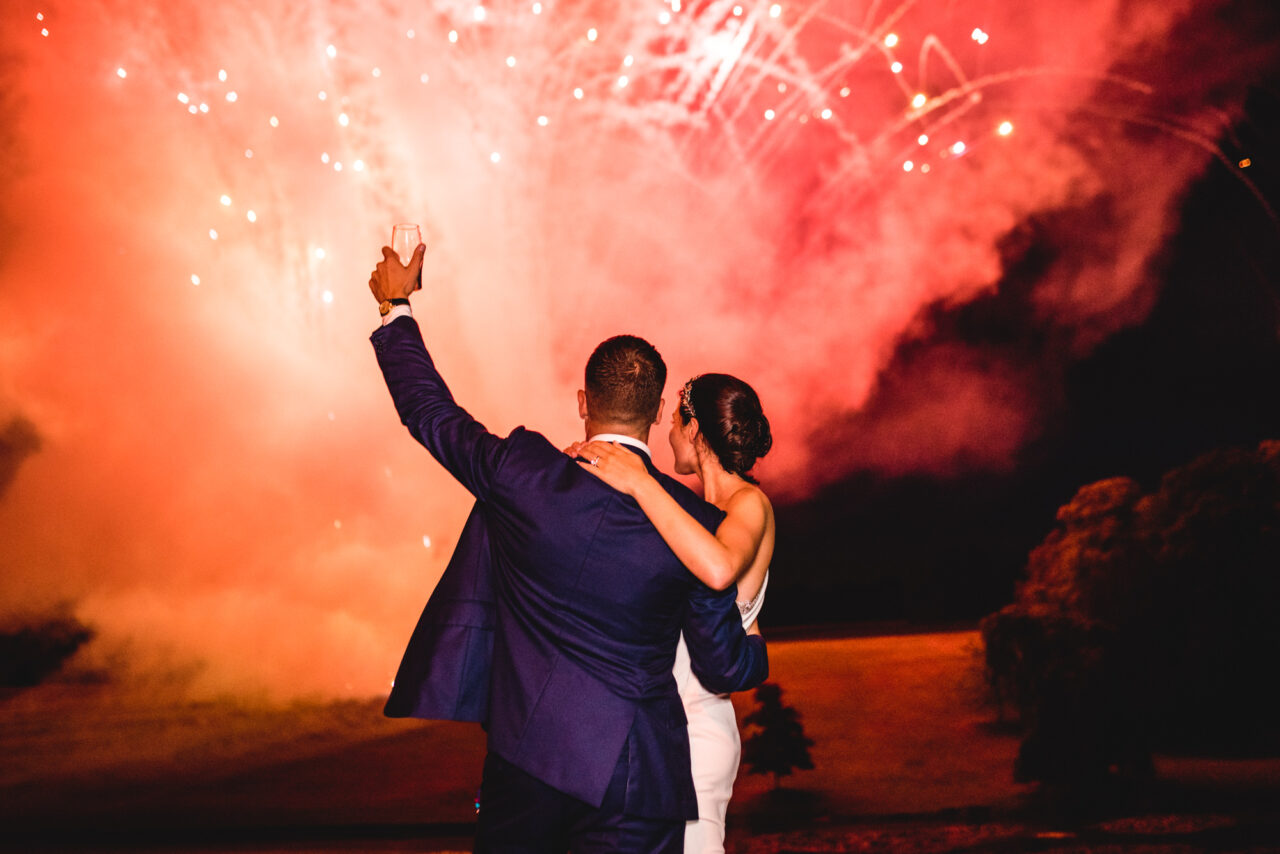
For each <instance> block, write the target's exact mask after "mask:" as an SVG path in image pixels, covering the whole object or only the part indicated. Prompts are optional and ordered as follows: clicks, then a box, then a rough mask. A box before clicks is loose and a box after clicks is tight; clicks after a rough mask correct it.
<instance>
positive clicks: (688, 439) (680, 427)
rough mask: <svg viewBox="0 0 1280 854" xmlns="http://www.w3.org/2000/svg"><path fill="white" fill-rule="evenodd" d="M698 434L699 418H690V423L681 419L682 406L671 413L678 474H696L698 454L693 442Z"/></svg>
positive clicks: (671, 438)
mask: <svg viewBox="0 0 1280 854" xmlns="http://www.w3.org/2000/svg"><path fill="white" fill-rule="evenodd" d="M697 436H698V419H696V418H691V419H689V423H688V424H683V423H681V421H680V407H678V406H677V407H676V408H675V411H674V412H672V413H671V435H670V436H669V439H670V440H671V451H672V453H673V454H675V458H676V463H675V465H676V474H696V473H697V471H698V454H697V452H696V451H695V450H694V448H693V443H694V441H695V440H696V439H697Z"/></svg>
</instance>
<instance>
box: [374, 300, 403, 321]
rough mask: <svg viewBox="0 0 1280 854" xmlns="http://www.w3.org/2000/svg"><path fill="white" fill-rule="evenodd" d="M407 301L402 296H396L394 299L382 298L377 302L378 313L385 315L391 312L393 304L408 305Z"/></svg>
mask: <svg viewBox="0 0 1280 854" xmlns="http://www.w3.org/2000/svg"><path fill="white" fill-rule="evenodd" d="M408 304H409V301H408V300H407V299H405V298H404V297H396V298H395V299H384V300H383V301H382V302H380V303H378V314H380V315H382V316H383V317H386V316H387V315H388V314H390V313H391V307H392V306H395V305H408Z"/></svg>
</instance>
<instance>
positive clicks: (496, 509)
mask: <svg viewBox="0 0 1280 854" xmlns="http://www.w3.org/2000/svg"><path fill="white" fill-rule="evenodd" d="M382 253H383V256H384V257H383V260H382V262H381V263H379V264H378V265H377V268H376V269H375V271H374V273H373V275H372V276H371V277H370V279H369V288H370V290H371V291H372V292H373V295H374V298H375V299H377V300H378V301H379V310H380V311H381V312H382V315H383V325H382V326H381V327H380V328H379V329H378V330H377V331H375V332H374V333H373V336H372V341H373V346H374V350H375V352H376V354H377V358H378V364H379V366H380V367H381V368H382V373H383V376H384V378H385V379H386V382H387V388H388V389H389V390H390V392H391V397H392V399H393V400H394V402H395V405H396V410H397V412H399V414H400V420H401V421H402V422H403V423H404V424H405V426H407V427H408V428H409V432H410V433H412V434H413V436H414V438H416V439H417V440H418V441H419V442H421V443H422V444H423V445H424V446H425V447H426V448H427V450H429V451H430V452H431V454H432V456H434V457H435V458H436V459H437V460H438V461H439V462H440V464H441V465H443V466H444V467H445V468H446V469H447V470H448V471H449V473H450V474H452V475H453V476H454V477H455V478H457V479H458V481H460V482H461V483H462V484H463V485H464V486H465V487H467V489H468V490H469V491H470V492H471V493H472V495H474V496H475V497H476V504H475V507H474V509H473V510H472V513H471V517H470V518H469V519H468V521H467V524H466V527H465V528H464V529H463V532H462V536H461V538H460V540H459V542H458V548H457V550H456V551H455V553H454V555H453V558H452V559H451V560H450V562H449V566H448V568H447V569H446V570H445V573H444V576H443V577H442V578H441V580H440V583H439V584H438V585H437V587H436V590H435V592H434V593H433V594H432V596H431V600H430V601H429V602H428V603H427V608H426V610H425V611H424V612H423V615H422V618H421V620H420V621H419V623H418V626H417V628H416V629H415V630H414V635H413V637H412V639H411V640H410V642H409V647H408V649H407V650H406V651H405V655H404V660H403V661H402V662H401V665H400V670H399V672H398V673H397V675H396V682H395V687H394V690H393V691H392V694H391V697H390V699H388V701H387V709H386V713H387V714H388V715H391V716H406V715H408V716H415V717H431V718H449V719H455V720H479V721H481V722H482V723H484V724H485V727H486V730H487V732H488V755H487V756H486V757H485V765H484V777H483V782H482V785H481V796H480V799H481V808H480V820H479V824H478V827H477V833H476V850H477V851H480V852H508V851H511V852H514V851H521V852H525V851H528V852H534V851H536V852H564V851H574V852H596V851H634V852H679V851H681V850H682V846H683V842H682V840H683V834H684V823H685V821H686V820H689V819H693V818H696V817H697V801H696V798H695V795H694V789H693V780H692V777H691V774H690V770H689V739H688V734H687V729H686V720H685V716H684V709H683V707H682V705H681V703H680V697H679V695H678V694H677V693H676V685H675V680H674V679H673V678H672V676H671V666H672V663H673V661H674V657H675V648H676V643H677V639H678V637H679V635H680V632H681V631H682V630H683V632H684V635H685V640H686V643H687V645H688V647H689V654H690V658H691V660H692V664H693V670H694V672H695V673H696V674H697V676H698V678H699V679H700V680H701V681H702V683H703V685H705V686H706V687H707V688H709V689H710V690H712V691H716V692H730V691H742V690H747V689H749V688H752V687H754V686H756V685H758V684H759V683H760V682H762V681H763V680H764V679H765V677H766V676H767V675H768V661H767V657H766V653H765V647H764V642H763V640H762V639H761V638H759V637H747V636H746V635H745V634H744V632H743V630H742V625H741V622H740V618H739V615H738V610H737V607H736V606H735V604H734V598H735V592H736V591H735V590H734V589H733V588H730V589H729V590H727V591H724V592H722V593H717V592H715V591H712V590H711V589H709V588H707V587H706V586H704V585H702V584H701V583H700V582H698V581H697V579H695V578H694V577H693V575H691V574H690V573H689V572H688V571H687V570H686V569H685V568H684V567H683V566H682V565H681V564H680V563H679V561H678V560H677V559H676V557H675V555H673V554H672V553H671V550H670V549H669V548H668V547H667V546H666V544H665V543H664V542H663V541H662V538H661V537H660V536H659V535H658V533H657V531H656V530H655V529H654V528H653V526H652V525H651V524H650V523H649V521H648V520H647V519H646V517H645V516H644V514H643V513H642V512H641V511H640V508H639V506H638V505H637V504H636V503H635V502H634V501H633V500H632V499H630V498H627V497H626V496H624V495H622V494H621V493H618V492H615V491H614V490H612V489H610V488H609V487H608V486H606V485H605V484H604V483H603V482H601V481H600V480H598V479H596V478H595V477H592V476H591V475H590V474H587V473H586V472H584V471H582V470H581V469H580V468H579V467H578V465H577V464H576V463H575V462H574V461H573V460H571V459H570V458H569V457H567V456H566V455H564V454H563V453H561V452H560V451H558V450H557V449H556V448H555V446H553V445H552V444H551V443H550V442H548V441H547V440H546V439H545V438H544V437H543V436H541V435H540V434H538V433H534V432H531V431H528V430H526V429H524V428H523V427H518V428H516V429H515V430H514V431H512V433H511V435H509V436H507V437H506V438H505V439H503V438H499V437H497V436H495V435H493V434H492V433H489V432H488V431H487V430H486V429H485V428H484V427H483V426H482V425H481V424H479V423H478V422H477V421H476V420H475V419H473V418H472V417H471V416H470V415H469V414H468V413H467V412H466V411H465V410H464V409H462V408H461V407H460V406H458V405H457V404H456V403H455V402H454V401H453V397H452V396H451V394H450V393H449V389H448V388H447V386H446V385H445V382H444V380H443V379H442V378H441V376H440V374H439V373H438V372H437V370H436V368H435V365H434V363H433V362H432V360H431V357H430V355H428V353H427V351H426V348H425V346H424V344H423V341H422V336H421V333H420V332H419V330H418V325H417V323H416V322H415V321H414V320H413V317H412V312H411V310H410V308H409V305H408V297H409V295H410V294H411V293H413V291H414V290H416V288H417V286H418V285H417V282H418V277H419V273H420V271H421V268H422V253H423V247H422V246H419V247H418V249H417V251H416V252H415V253H414V256H413V259H412V260H411V262H410V263H409V266H407V267H406V266H404V265H402V264H401V263H400V261H399V259H398V258H397V257H396V255H395V253H394V252H392V250H391V249H388V248H385V247H384V248H383V250H382ZM665 382H666V366H665V364H663V362H662V358H661V357H660V356H659V355H658V353H657V351H656V350H654V349H653V347H652V346H651V345H650V344H649V343H648V342H646V341H644V340H643V339H640V338H635V337H633V336H617V337H615V338H611V339H609V340H607V341H605V342H603V343H602V344H601V345H600V346H599V347H597V348H596V350H595V352H593V353H592V354H591V358H590V360H588V362H587V367H586V382H585V389H584V390H582V391H579V392H578V411H579V414H580V415H581V416H582V418H583V419H585V421H586V436H587V437H588V438H596V439H603V440H606V441H614V442H617V443H619V444H622V445H624V446H625V447H627V448H628V449H630V450H632V451H633V452H635V453H636V454H639V455H640V456H641V457H642V458H643V459H644V460H645V462H646V465H647V466H648V467H649V470H650V473H651V474H652V475H653V476H654V477H655V478H658V479H659V480H660V481H661V482H662V483H663V484H664V485H665V487H666V489H667V491H668V492H669V493H671V495H672V496H673V497H674V498H675V499H676V500H677V501H678V502H679V503H680V505H681V506H682V507H684V508H685V510H687V511H688V512H689V513H690V514H692V515H693V516H694V517H695V518H697V519H698V520H699V521H700V522H702V524H703V525H705V526H706V527H707V528H708V530H715V527H716V526H717V525H718V524H719V522H720V520H721V518H722V516H723V514H722V513H721V512H720V511H719V510H717V509H716V508H714V507H712V506H711V505H709V504H706V503H705V502H703V501H702V500H700V499H699V498H697V497H696V496H695V495H694V494H693V493H692V492H690V491H689V490H688V489H686V488H685V487H683V486H682V485H680V484H679V483H677V482H676V481H674V480H672V479H671V478H668V477H666V476H665V475H663V474H661V473H659V472H658V471H657V470H656V469H655V468H653V464H652V462H650V461H649V449H648V447H647V445H646V444H645V442H646V440H647V439H648V435H649V429H650V426H651V425H652V424H654V423H655V422H656V421H659V420H660V419H661V414H662V399H661V394H662V388H663V385H664V384H665Z"/></svg>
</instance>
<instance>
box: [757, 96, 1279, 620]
mask: <svg viewBox="0 0 1280 854" xmlns="http://www.w3.org/2000/svg"><path fill="white" fill-rule="evenodd" d="M1276 80H1277V78H1275V77H1273V78H1272V79H1271V80H1270V81H1268V82H1266V83H1264V84H1260V85H1258V86H1257V87H1255V88H1254V89H1253V90H1252V91H1251V93H1250V95H1249V100H1248V103H1247V115H1246V117H1245V119H1244V120H1243V121H1241V122H1240V123H1239V124H1238V125H1237V126H1236V127H1235V128H1234V129H1233V133H1232V134H1229V135H1227V136H1226V137H1225V138H1224V139H1223V140H1221V141H1220V142H1221V146H1222V150H1223V151H1224V153H1225V154H1226V156H1227V157H1229V158H1232V159H1233V160H1237V161H1238V160H1239V159H1240V158H1244V157H1249V158H1250V159H1251V160H1252V165H1251V166H1250V167H1249V168H1248V169H1246V170H1245V172H1244V174H1246V175H1247V176H1248V178H1249V179H1250V181H1252V183H1253V184H1254V185H1255V187H1256V188H1257V190H1258V191H1259V193H1260V195H1261V196H1262V199H1264V200H1265V203H1264V202H1263V201H1262V200H1260V199H1259V198H1257V197H1255V195H1254V194H1253V193H1252V192H1251V190H1250V188H1249V187H1248V186H1246V185H1245V184H1244V183H1243V182H1241V181H1240V180H1239V178H1238V177H1237V175H1236V174H1234V173H1233V172H1232V171H1230V170H1228V169H1227V168H1225V167H1224V166H1223V165H1222V164H1217V163H1215V164H1214V165H1212V166H1210V168H1209V169H1208V171H1207V172H1206V174H1205V175H1204V177H1203V178H1202V179H1201V180H1200V181H1198V182H1197V183H1196V184H1195V185H1194V186H1193V187H1192V188H1191V189H1190V191H1189V193H1188V195H1187V198H1186V200H1185V204H1184V206H1183V209H1182V218H1181V223H1180V227H1179V229H1178V231H1177V234H1176V235H1175V236H1174V237H1173V238H1172V239H1171V240H1170V241H1169V243H1168V245H1167V247H1166V249H1165V251H1164V252H1163V254H1162V255H1161V256H1160V257H1158V258H1157V259H1155V260H1154V261H1153V270H1154V272H1155V274H1156V275H1155V278H1156V280H1157V281H1159V282H1160V290H1159V294H1158V297H1157V300H1156V302H1155V305H1154V307H1153V309H1152V311H1151V313H1150V315H1149V316H1148V318H1147V320H1146V321H1145V322H1144V323H1142V324H1141V325H1139V326H1136V327H1133V328H1130V329H1127V330H1124V331H1122V332H1119V333H1118V334H1116V335H1114V336H1112V337H1111V338H1109V339H1107V340H1105V341H1103V342H1102V343H1101V344H1100V345H1099V346H1097V348H1096V349H1094V350H1093V351H1092V352H1091V353H1090V354H1089V355H1088V356H1087V357H1086V358H1084V359H1082V360H1079V361H1074V362H1073V361H1071V360H1070V359H1069V358H1067V357H1066V356H1065V352H1057V351H1058V350H1062V348H1065V347H1066V346H1067V345H1066V344H1065V343H1064V342H1063V341H1061V340H1059V338H1060V336H1057V335H1056V334H1055V332H1056V330H1055V329H1053V328H1052V326H1051V325H1049V324H1045V323H1042V322H1038V321H1037V320H1036V318H1035V313H1034V311H1033V310H1032V308H1031V306H1030V305H1029V303H1028V299H1027V297H1028V296H1029V295H1030V294H1031V292H1032V291H1031V287H1030V283H1032V282H1034V281H1035V280H1036V278H1037V276H1038V275H1039V274H1040V273H1041V272H1042V271H1043V270H1044V269H1045V268H1046V267H1047V266H1048V265H1049V263H1050V262H1052V261H1054V260H1059V259H1060V258H1061V257H1063V256H1069V255H1070V254H1071V253H1072V252H1073V251H1076V250H1077V249H1078V247H1076V246H1073V245H1072V235H1073V233H1074V231H1075V226H1076V225H1077V224H1078V223H1079V220H1080V219H1081V218H1084V219H1095V218H1097V217H1105V216H1107V215H1108V212H1107V211H1106V210H1105V207H1106V206H1105V200H1104V202H1103V203H1102V204H1101V205H1098V204H1095V205H1093V206H1090V207H1089V208H1087V209H1077V210H1062V211H1058V212H1055V213H1054V214H1053V215H1051V216H1041V217H1038V218H1036V219H1034V220H1032V221H1027V222H1024V223H1022V225H1021V226H1020V228H1019V229H1017V230H1016V231H1015V232H1014V233H1012V234H1011V235H1010V236H1009V238H1008V239H1007V240H1006V241H1005V246H1004V250H1005V261H1006V264H1005V269H1006V275H1005V277H1004V279H1003V280H1002V281H1001V284H1000V288H999V290H998V292H997V293H995V294H992V295H990V296H988V297H985V298H982V299H979V300H976V301H974V302H972V303H969V304H967V305H964V306H961V307H958V308H954V309H948V308H946V307H945V306H936V305H935V306H933V307H931V308H930V309H929V312H928V323H929V324H930V326H931V328H932V329H934V330H935V334H934V336H933V337H932V341H934V342H936V341H937V340H938V339H943V340H953V341H960V342H963V343H965V344H966V345H970V346H974V345H976V346H979V347H982V348H985V349H988V350H995V351H1000V352H1008V351H1013V352H1014V353H1016V354H1018V355H1019V356H1020V357H1023V358H1021V359H1020V360H1021V361H1028V362H1034V363H1035V364H1037V365H1040V366H1041V367H1040V370H1043V371H1047V372H1049V373H1050V374H1056V377H1053V376H1051V377H1046V382H1045V384H1044V385H1045V388H1047V389H1050V390H1051V392H1050V395H1051V396H1047V397H1046V399H1045V400H1043V401H1042V406H1044V407H1045V411H1046V412H1048V413H1049V416H1050V417H1049V418H1048V419H1047V423H1048V426H1047V428H1046V429H1045V431H1044V433H1043V435H1042V436H1041V437H1040V438H1038V439H1037V440H1036V441H1034V442H1033V443H1031V444H1029V445H1028V446H1026V447H1025V448H1023V449H1022V450H1021V452H1020V453H1019V454H1018V461H1017V465H1016V467H1014V469H1013V471H1012V472H1010V473H1009V474H1006V475H998V474H989V473H984V474H978V475H963V474H962V475H956V476H952V477H927V476H912V477H899V478H888V477H881V476H875V475H870V474H867V475H855V476H852V477H847V478H844V479H842V480H841V481H840V482H838V483H835V484H832V485H831V486H829V487H828V488H826V489H825V490H824V491H823V492H822V493H821V494H819V495H818V496H816V497H814V498H813V499H811V500H808V501H804V502H801V503H794V504H790V505H787V506H783V507H779V508H778V518H779V525H780V526H781V527H782V529H783V530H784V531H785V532H786V536H785V537H782V538H781V539H780V541H779V543H780V544H779V547H778V554H777V556H776V559H775V563H776V565H777V566H778V568H779V571H778V572H777V573H775V580H774V582H773V584H772V585H771V588H770V596H771V600H770V610H771V617H772V618H773V619H774V620H776V621H778V623H780V624H790V623H798V622H810V621H812V622H843V621H849V620H900V619H906V620H912V621H933V620H947V619H967V618H972V617H976V616H980V615H982V614H985V613H989V612H991V611H993V610H995V609H997V608H999V607H1000V606H1001V605H1003V604H1004V603H1006V602H1008V601H1009V600H1010V598H1011V596H1012V593H1013V587H1014V584H1015V582H1016V579H1017V578H1018V577H1019V574H1020V572H1021V570H1022V567H1023V565H1024V563H1025V559H1026V555H1027V553H1028V551H1029V550H1030V549H1031V548H1032V547H1033V546H1035V545H1036V544H1037V543H1038V542H1040V541H1041V540H1042V539H1043V538H1044V536H1045V535H1046V534H1048V532H1049V531H1050V530H1052V527H1053V525H1054V513H1055V511H1056V509H1057V508H1058V507H1059V506H1060V505H1062V504H1063V503H1065V502H1066V501H1067V500H1068V499H1069V498H1070V497H1071V495H1072V494H1074V492H1075V491H1076V489H1078V488H1079V487H1080V486H1083V485H1084V484H1087V483H1090V482H1093V481H1095V480H1099V479H1102V478H1106V477H1113V476H1120V475H1125V476H1129V477H1133V478H1135V479H1137V480H1138V481H1139V482H1140V483H1142V484H1143V485H1144V487H1146V488H1147V489H1148V490H1150V489H1152V488H1154V487H1155V486H1156V485H1157V484H1158V482H1159V479H1160V477H1161V475H1162V474H1163V473H1164V472H1166V471H1167V470H1169V469H1170V468H1173V467H1176V466H1179V465H1182V464H1184V463H1186V462H1189V461H1190V460H1191V459H1193V458H1194V457H1196V456H1197V455H1199V454H1201V453H1203V452H1205V451H1208V450H1210V449H1212V448H1217V447H1223V446H1231V445H1238V446H1252V445H1256V444H1257V443H1258V442H1259V441H1260V440H1263V439H1268V438H1272V439H1274V438H1277V437H1280V222H1277V221H1276V220H1275V218H1274V216H1273V213H1272V211H1274V210H1276V209H1277V208H1280V88H1278V87H1277V86H1276ZM1268 206H1270V208H1271V210H1268ZM916 349H917V347H916V345H914V344H911V343H908V344H906V345H904V346H902V347H899V349H898V350H897V352H896V353H895V357H894V360H893V364H892V365H891V366H890V368H889V369H888V371H886V372H885V374H884V375H883V376H882V377H881V380H880V385H879V387H878V388H877V392H876V394H874V395H873V396H872V399H871V402H870V404H869V409H870V410H871V411H872V412H874V410H875V407H876V406H877V402H878V400H880V399H881V398H882V397H888V398H892V397H893V395H892V394H888V395H885V394H884V392H885V391H886V390H889V391H891V388H892V385H893V384H894V383H908V382H910V381H911V370H910V368H911V364H912V360H913V357H914V356H915V355H916Z"/></svg>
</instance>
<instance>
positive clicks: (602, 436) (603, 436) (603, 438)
mask: <svg viewBox="0 0 1280 854" xmlns="http://www.w3.org/2000/svg"><path fill="white" fill-rule="evenodd" d="M587 441H588V442H617V443H618V444H619V445H630V446H631V447H633V448H639V449H640V450H642V451H644V455H645V456H646V457H648V458H649V459H651V460H652V459H653V452H652V451H650V450H649V446H648V445H646V444H645V443H644V442H641V441H640V440H639V439H637V438H636V437H635V436H623V435H622V434H621V433H597V434H595V435H594V436H592V437H591V438H589V439H587Z"/></svg>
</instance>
